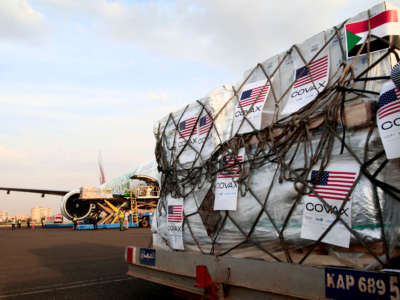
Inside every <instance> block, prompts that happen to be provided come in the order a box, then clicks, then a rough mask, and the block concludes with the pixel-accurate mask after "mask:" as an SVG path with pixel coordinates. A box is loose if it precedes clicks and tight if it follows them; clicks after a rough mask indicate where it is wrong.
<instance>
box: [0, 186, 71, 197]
mask: <svg viewBox="0 0 400 300" xmlns="http://www.w3.org/2000/svg"><path fill="white" fill-rule="evenodd" d="M0 191H7V194H9V193H10V192H25V193H37V194H42V197H44V195H58V196H64V195H65V194H67V193H68V192H69V191H60V190H50V189H47V190H46V189H24V188H11V187H0Z"/></svg>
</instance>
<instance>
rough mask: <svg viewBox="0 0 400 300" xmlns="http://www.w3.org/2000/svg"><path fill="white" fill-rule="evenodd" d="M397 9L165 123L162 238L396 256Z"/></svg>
mask: <svg viewBox="0 0 400 300" xmlns="http://www.w3.org/2000/svg"><path fill="white" fill-rule="evenodd" d="M399 17H400V11H399V10H398V9H397V8H396V7H394V6H392V5H391V4H389V3H386V2H385V3H382V4H379V5H376V6H374V7H372V8H371V9H370V10H368V11H365V12H362V13H360V14H358V15H357V16H355V17H353V18H351V19H349V20H346V21H345V22H343V23H342V24H339V25H338V26H335V27H333V28H331V29H328V30H326V31H323V32H321V33H319V34H317V35H315V36H313V37H311V38H310V39H308V40H306V41H305V42H303V43H301V44H296V45H293V46H292V47H291V48H290V49H289V50H288V51H286V52H283V53H280V54H278V55H276V56H273V57H271V58H269V59H267V60H266V61H264V62H262V63H259V64H257V65H256V66H255V67H254V68H252V69H251V70H248V71H246V72H245V73H244V76H243V78H242V79H241V80H240V81H239V82H238V83H237V84H235V85H234V86H224V87H222V88H218V89H216V90H214V91H213V92H212V93H210V94H209V95H207V96H206V97H204V98H202V99H200V100H197V101H196V102H193V103H191V104H189V105H187V106H186V107H184V108H183V109H181V110H179V111H176V112H173V113H170V114H169V115H167V116H166V117H164V118H163V119H162V120H160V121H158V122H157V123H156V125H155V128H154V133H155V137H156V139H157V145H156V159H157V163H158V168H159V171H160V172H161V198H160V201H159V203H158V208H157V212H156V215H155V218H154V221H153V227H152V230H153V245H154V247H155V248H158V249H170V250H172V251H195V252H201V253H203V254H209V255H216V256H222V255H231V256H234V257H247V258H249V257H251V258H257V259H264V260H267V261H279V262H289V263H298V264H302V263H304V264H313V265H336V266H349V267H350V266H351V267H356V268H361V269H379V268H381V267H382V266H384V265H386V264H387V263H389V261H390V260H391V259H393V258H394V257H396V256H397V255H398V252H397V248H396V246H397V244H398V237H399V228H400V227H399V222H400V220H399V215H400V214H399V200H400V193H399V192H400V190H399V189H400V164H399V159H398V157H399V156H400V153H397V154H396V153H395V154H393V152H396V151H397V150H398V149H400V144H399V139H400V135H399V134H398V133H395V132H394V131H393V132H392V130H396V127H399V128H400V126H399V125H400V122H399V121H398V120H399V117H400V112H397V111H396V110H393V113H388V108H387V106H386V105H388V103H389V102H390V101H392V100H390V101H389V102H388V101H387V97H389V96H390V95H392V94H394V96H393V97H394V98H393V101H394V102H393V101H392V102H393V103H395V104H396V103H397V102H396V101H399V95H400V92H399V91H398V90H397V88H395V86H394V83H393V82H392V81H391V79H390V74H391V71H392V68H393V66H394V65H395V64H396V63H397V62H398V60H399V51H398V50H399V48H398V46H399V43H398V38H399V34H400V23H399V21H400V20H399ZM396 92H397V93H398V95H397V94H396ZM388 93H390V95H389V94H388ZM388 95H389V96H388ZM392 102H390V103H392ZM399 103H400V102H399ZM390 105H392V104H390ZM396 105H397V104H396ZM399 107H400V106H399ZM399 110H400V109H399ZM393 118H395V119H393ZM396 118H398V119H396ZM396 120H397V123H396ZM385 122H388V123H385ZM390 122H391V123H390ZM384 123H385V124H384ZM382 124H384V125H382ZM396 124H399V125H396ZM390 125H392V126H390ZM382 126H383V127H382ZM382 128H384V129H382ZM385 130H389V131H387V132H384V131H385ZM388 133H390V134H389V135H388ZM385 134H386V136H385ZM396 135H397V136H396ZM388 139H389V140H391V142H388ZM388 143H389V144H388ZM396 143H397V144H396ZM396 145H397V146H396ZM396 149H397V150H396ZM385 151H386V152H385ZM390 151H391V152H390ZM389 153H391V154H389Z"/></svg>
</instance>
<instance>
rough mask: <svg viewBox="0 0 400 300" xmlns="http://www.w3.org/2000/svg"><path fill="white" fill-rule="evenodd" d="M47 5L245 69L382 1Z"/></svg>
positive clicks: (161, 48) (100, 27)
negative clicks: (339, 17) (342, 16)
mask: <svg viewBox="0 0 400 300" xmlns="http://www.w3.org/2000/svg"><path fill="white" fill-rule="evenodd" d="M42 1H44V2H45V3H47V5H52V6H53V7H58V8H60V9H63V10H64V11H68V12H69V13H81V14H87V15H89V16H92V17H93V18H94V19H93V20H94V23H93V24H94V28H95V29H96V30H97V31H99V32H102V33H103V34H104V36H105V37H107V38H109V39H112V40H114V41H118V42H122V43H130V44H133V45H136V46H138V47H140V48H142V49H145V50H146V51H150V52H152V53H155V54H158V55H168V56H174V57H177V58H186V59H191V60H195V61H201V62H205V63H207V64H211V65H224V66H225V67H226V68H227V69H231V70H239V71H244V70H245V69H246V68H248V67H250V66H252V65H254V64H255V63H257V62H259V61H263V60H265V59H266V58H268V57H270V56H273V55H275V54H277V53H278V52H281V51H284V50H286V49H287V48H288V47H290V46H291V45H292V44H294V43H299V42H302V41H303V40H304V39H306V38H308V37H310V36H312V35H313V34H316V33H318V32H320V31H322V30H324V29H327V28H329V27H332V26H334V25H337V24H335V22H338V21H337V18H336V16H337V15H341V14H343V11H344V10H345V14H346V13H347V15H346V16H345V17H344V18H346V17H350V16H352V15H354V14H356V13H358V12H359V11H361V10H363V9H364V8H366V7H368V6H371V5H373V4H375V3H376V2H377V1H376V0H367V1H365V0H362V1H361V0H358V1H352V3H350V1H349V0H341V1H329V0H321V1H313V0H303V1H289V0H287V1H279V2H278V1H252V2H251V4H250V3H249V1H247V0H236V1H228V0H226V1H214V0H197V1H186V0H178V1H167V2H162V1H155V0H153V1H138V2H131V3H130V4H129V5H128V4H123V3H120V2H117V1H112V2H111V1H106V0H86V1H79V5H78V4H76V3H75V2H73V1H67V0H57V1H55V0H42ZM356 3H359V5H358V6H357V5H356ZM350 6H351V9H350V8H349V7H350ZM346 8H348V11H346ZM344 18H343V19H344ZM340 21H343V20H342V19H341V20H339V22H340Z"/></svg>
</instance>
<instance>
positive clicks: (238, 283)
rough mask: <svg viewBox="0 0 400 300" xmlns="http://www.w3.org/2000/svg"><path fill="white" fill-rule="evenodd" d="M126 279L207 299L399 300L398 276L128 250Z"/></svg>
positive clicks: (399, 286)
mask: <svg viewBox="0 0 400 300" xmlns="http://www.w3.org/2000/svg"><path fill="white" fill-rule="evenodd" d="M125 261H126V262H127V263H128V272H127V274H128V275H129V276H132V277H135V278H140V279H144V280H147V281H152V282H154V283H158V284H162V285H166V286H169V287H171V288H173V289H178V290H183V291H186V292H188V293H192V294H197V295H202V296H206V297H208V298H206V299H390V300H398V299H400V289H399V288H400V285H399V283H400V280H399V273H397V272H396V270H387V271H381V272H367V271H358V270H354V269H350V268H347V269H345V268H336V267H322V266H321V267H319V266H309V265H296V264H289V263H278V262H267V261H263V260H257V259H246V258H234V257H228V256H223V257H216V256H212V255H203V254H199V253H189V252H176V251H174V252H172V251H166V250H158V249H157V250H155V249H151V248H140V247H135V246H128V247H126V249H125Z"/></svg>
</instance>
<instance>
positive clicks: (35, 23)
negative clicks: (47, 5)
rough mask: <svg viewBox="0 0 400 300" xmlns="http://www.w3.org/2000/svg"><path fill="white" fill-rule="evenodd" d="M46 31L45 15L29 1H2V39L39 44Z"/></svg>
mask: <svg viewBox="0 0 400 300" xmlns="http://www.w3.org/2000/svg"><path fill="white" fill-rule="evenodd" d="M45 31H46V26H45V23H44V17H43V15H42V14H41V13H39V12H38V11H35V10H34V9H33V8H32V7H31V5H30V4H29V2H28V1H27V0H2V1H0V39H12V40H28V41H31V42H37V41H39V40H40V39H41V38H42V37H43V34H44V32H45Z"/></svg>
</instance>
